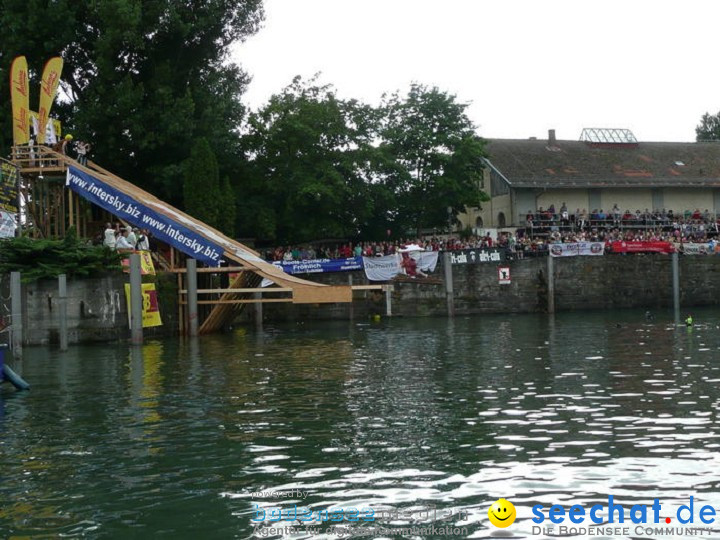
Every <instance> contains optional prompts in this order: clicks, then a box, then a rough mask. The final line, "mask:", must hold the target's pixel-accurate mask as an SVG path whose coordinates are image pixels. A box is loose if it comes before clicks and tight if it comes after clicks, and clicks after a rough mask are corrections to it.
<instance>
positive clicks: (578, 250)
mask: <svg viewBox="0 0 720 540" xmlns="http://www.w3.org/2000/svg"><path fill="white" fill-rule="evenodd" d="M549 250H550V256H551V257H577V256H580V255H582V256H595V255H604V254H605V242H573V243H568V244H550V248H549Z"/></svg>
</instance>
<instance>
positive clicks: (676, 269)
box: [672, 251, 680, 322]
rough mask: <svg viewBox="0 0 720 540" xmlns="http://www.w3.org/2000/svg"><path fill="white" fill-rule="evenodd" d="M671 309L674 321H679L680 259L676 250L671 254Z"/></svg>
mask: <svg viewBox="0 0 720 540" xmlns="http://www.w3.org/2000/svg"><path fill="white" fill-rule="evenodd" d="M672 284H673V309H674V310H675V321H676V322H679V321H680V261H679V255H678V252H677V251H675V252H674V253H673V254H672Z"/></svg>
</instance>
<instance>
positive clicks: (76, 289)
mask: <svg viewBox="0 0 720 540" xmlns="http://www.w3.org/2000/svg"><path fill="white" fill-rule="evenodd" d="M169 278H170V279H169V281H168V278H166V277H165V276H157V279H156V289H157V290H158V302H159V304H160V314H161V317H162V319H163V326H161V327H157V328H145V329H144V334H145V336H146V337H153V336H162V335H177V288H176V287H175V290H173V289H172V287H173V286H174V280H175V277H174V276H169ZM168 282H169V284H170V285H169V286H168ZM125 283H128V276H127V275H126V274H112V275H108V276H105V277H99V278H86V279H68V280H67V326H68V343H88V342H106V341H115V340H124V339H128V338H129V336H130V331H129V328H128V314H127V302H126V299H125V289H124V285H125ZM8 284H9V275H5V276H3V279H2V290H7V289H8ZM22 289H23V296H24V302H23V335H24V338H23V342H24V343H25V344H26V345H46V344H55V343H59V342H60V336H59V325H60V323H59V315H58V313H59V311H58V308H59V304H58V282H57V280H54V279H53V280H41V281H36V282H32V283H26V284H23V287H22ZM10 307H11V306H10V300H9V299H8V301H6V302H3V303H2V305H1V306H0V308H1V309H0V310H1V311H2V314H1V315H2V317H4V318H5V320H9V315H10Z"/></svg>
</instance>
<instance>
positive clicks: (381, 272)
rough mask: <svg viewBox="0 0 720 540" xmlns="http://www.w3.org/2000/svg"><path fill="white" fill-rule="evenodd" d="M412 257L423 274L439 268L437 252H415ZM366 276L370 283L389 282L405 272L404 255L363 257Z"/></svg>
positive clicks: (411, 254) (411, 253)
mask: <svg viewBox="0 0 720 540" xmlns="http://www.w3.org/2000/svg"><path fill="white" fill-rule="evenodd" d="M409 255H410V257H412V258H413V259H415V261H416V262H417V269H418V270H420V271H422V272H433V271H435V268H436V267H437V262H438V255H439V253H438V252H437V251H413V252H410V253H409ZM362 260H363V267H364V268H365V276H367V278H368V279H369V280H370V281H389V280H391V279H393V278H394V277H395V276H397V275H398V274H400V273H401V272H404V271H403V268H402V255H400V254H399V253H396V254H395V255H386V256H384V257H363V258H362Z"/></svg>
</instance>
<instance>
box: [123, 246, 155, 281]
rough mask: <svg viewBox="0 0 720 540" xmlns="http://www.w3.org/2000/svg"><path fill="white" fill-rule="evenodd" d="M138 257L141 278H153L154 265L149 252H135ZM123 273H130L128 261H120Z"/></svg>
mask: <svg viewBox="0 0 720 540" xmlns="http://www.w3.org/2000/svg"><path fill="white" fill-rule="evenodd" d="M135 253H137V254H138V255H140V274H141V275H143V276H154V275H155V265H154V264H153V260H152V256H151V255H150V252H149V251H136V252H135ZM122 267H123V272H125V273H126V274H127V273H130V259H129V258H127V259H123V260H122Z"/></svg>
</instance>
